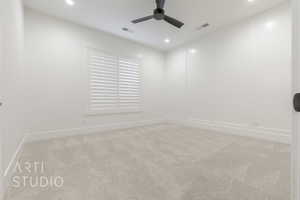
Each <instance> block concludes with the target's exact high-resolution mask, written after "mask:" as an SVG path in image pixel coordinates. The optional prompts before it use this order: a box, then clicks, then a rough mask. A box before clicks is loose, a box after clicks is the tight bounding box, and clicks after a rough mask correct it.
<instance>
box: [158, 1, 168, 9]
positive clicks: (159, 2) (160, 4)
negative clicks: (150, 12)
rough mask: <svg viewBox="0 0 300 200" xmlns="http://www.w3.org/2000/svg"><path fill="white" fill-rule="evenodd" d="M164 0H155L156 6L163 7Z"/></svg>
mask: <svg viewBox="0 0 300 200" xmlns="http://www.w3.org/2000/svg"><path fill="white" fill-rule="evenodd" d="M165 2H166V0H156V6H157V8H161V9H163V8H164V7H165Z"/></svg>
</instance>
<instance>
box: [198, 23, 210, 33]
mask: <svg viewBox="0 0 300 200" xmlns="http://www.w3.org/2000/svg"><path fill="white" fill-rule="evenodd" d="M209 26H210V24H209V23H205V24H202V25H201V26H199V27H198V28H196V30H197V31H200V30H202V29H204V28H207V27H209Z"/></svg>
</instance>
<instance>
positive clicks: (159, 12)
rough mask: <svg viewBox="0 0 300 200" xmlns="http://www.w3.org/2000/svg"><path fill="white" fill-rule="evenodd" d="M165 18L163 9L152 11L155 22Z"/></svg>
mask: <svg viewBox="0 0 300 200" xmlns="http://www.w3.org/2000/svg"><path fill="white" fill-rule="evenodd" d="M164 18H165V11H164V9H161V8H157V9H155V10H154V19H156V20H163V19H164Z"/></svg>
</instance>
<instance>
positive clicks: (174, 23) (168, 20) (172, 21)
mask: <svg viewBox="0 0 300 200" xmlns="http://www.w3.org/2000/svg"><path fill="white" fill-rule="evenodd" d="M164 20H165V21H166V22H168V23H170V24H172V25H173V26H176V27H177V28H181V27H182V26H183V25H184V23H182V22H180V21H178V20H177V19H174V18H172V17H169V16H167V15H165V18H164Z"/></svg>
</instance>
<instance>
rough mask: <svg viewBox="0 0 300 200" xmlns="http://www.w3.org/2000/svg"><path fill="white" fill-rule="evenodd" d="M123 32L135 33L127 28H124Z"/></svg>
mask: <svg viewBox="0 0 300 200" xmlns="http://www.w3.org/2000/svg"><path fill="white" fill-rule="evenodd" d="M122 31H125V32H128V33H134V31H133V30H131V29H129V28H127V27H123V28H122Z"/></svg>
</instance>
